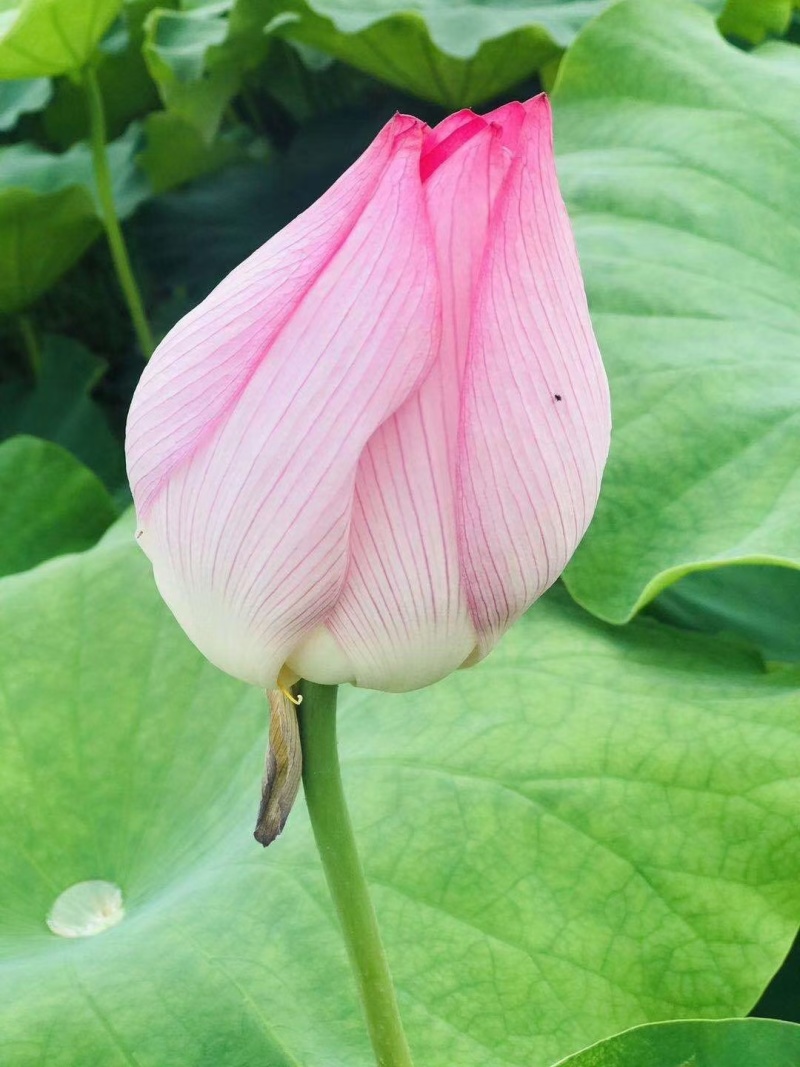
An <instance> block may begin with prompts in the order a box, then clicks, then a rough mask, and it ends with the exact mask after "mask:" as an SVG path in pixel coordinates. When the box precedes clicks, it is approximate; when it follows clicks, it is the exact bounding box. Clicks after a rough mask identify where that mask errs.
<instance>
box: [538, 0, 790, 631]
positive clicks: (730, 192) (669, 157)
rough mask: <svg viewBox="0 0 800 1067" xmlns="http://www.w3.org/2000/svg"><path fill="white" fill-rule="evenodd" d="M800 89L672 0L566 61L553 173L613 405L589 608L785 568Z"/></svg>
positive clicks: (783, 58)
mask: <svg viewBox="0 0 800 1067" xmlns="http://www.w3.org/2000/svg"><path fill="white" fill-rule="evenodd" d="M642 42H646V45H643V43H642ZM798 94H800V49H797V48H796V47H795V46H793V45H788V44H784V43H776V42H772V43H770V44H767V45H764V46H762V47H761V48H759V49H756V50H755V51H753V52H750V53H746V52H743V51H740V50H739V49H737V48H734V47H733V46H732V45H730V44H728V43H727V42H726V41H725V40H724V39H723V38H722V37H721V36H720V35H719V32H718V30H717V29H716V26H715V25H714V22H713V21H712V19H711V18H710V17H709V16H708V15H707V14H706V13H705V12H703V11H701V10H700V9H699V8H697V7H696V6H694V5H692V4H687V3H681V2H677V0H676V3H674V4H671V5H669V6H662V5H659V4H653V3H649V2H646V0H644V2H643V0H622V2H621V3H619V4H615V5H614V6H612V7H611V8H609V9H608V10H607V11H606V12H605V13H604V14H603V15H601V16H600V17H599V18H598V19H597V20H596V21H595V22H593V23H592V24H591V25H590V26H588V27H587V28H586V30H585V31H584V32H583V33H582V34H581V36H580V37H579V38H578V39H577V40H576V42H575V43H574V45H573V46H572V48H571V49H570V50H569V53H568V54H567V57H566V59H565V61H564V63H563V64H562V67H561V73H560V76H559V81H558V85H557V88H556V91H555V94H554V105H555V128H556V148H557V153H558V159H559V174H560V177H561V181H562V186H563V190H564V194H565V198H566V201H567V205H568V208H569V210H570V213H571V217H572V219H573V222H574V226H575V230H576V236H577V241H578V248H579V252H580V256H581V262H582V266H583V269H584V276H585V279H586V285H587V290H588V294H589V303H590V307H591V312H592V318H593V321H594V323H595V327H596V331H597V334H598V338H599V341H600V347H601V350H602V352H603V355H604V358H605V361H606V365H607V367H608V373H609V378H610V381H611V394H612V405H613V411H614V434H613V440H612V448H611V457H610V460H609V464H608V468H607V471H606V475H605V480H604V486H603V491H602V493H601V497H600V505H599V508H598V511H597V515H596V516H595V520H594V522H593V524H592V526H591V528H590V530H589V533H588V536H587V537H586V539H585V540H584V542H583V544H582V546H581V547H580V548H579V550H578V553H577V555H576V557H575V559H574V561H573V563H572V565H571V567H570V568H569V570H568V571H567V577H566V580H567V584H568V587H569V589H570V592H571V593H572V595H573V596H574V597H575V598H576V599H577V600H578V601H579V602H580V603H581V604H583V605H584V606H585V607H587V608H588V609H589V610H590V611H592V612H594V613H596V614H597V615H599V616H601V617H602V618H605V619H609V620H613V621H616V622H622V621H624V620H626V619H628V618H630V617H631V615H632V614H633V613H634V612H635V611H637V610H638V609H639V608H640V607H641V606H642V605H643V604H645V603H647V602H648V601H650V600H651V599H652V598H653V597H654V596H655V595H656V594H657V593H659V592H660V591H661V590H662V589H664V588H665V587H666V586H667V585H669V584H670V583H672V582H674V581H676V580H677V579H678V578H680V577H682V576H684V575H685V574H688V573H690V572H692V571H696V570H700V569H704V568H709V567H713V566H719V565H722V564H730V563H736V562H747V563H754V564H755V563H758V564H778V565H784V566H792V567H796V566H798V564H800V541H799V540H798V536H797V515H798V512H799V511H800V467H799V466H798V463H797V438H798V430H799V429H800V364H799V363H798V360H797V350H798V345H799V344H800V303H798V300H797V294H798V291H800V256H798V244H799V243H800V109H798V108H797V107H796V99H797V97H798Z"/></svg>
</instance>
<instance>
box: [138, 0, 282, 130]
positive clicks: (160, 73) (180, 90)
mask: <svg viewBox="0 0 800 1067" xmlns="http://www.w3.org/2000/svg"><path fill="white" fill-rule="evenodd" d="M269 2H270V0H238V2H235V0H199V2H194V3H187V4H185V10H179V11H172V10H166V9H160V8H159V9H156V10H154V11H153V12H151V14H150V15H149V16H148V18H147V21H146V24H145V25H146V34H145V43H144V56H145V59H146V61H147V65H148V68H149V70H150V74H151V76H152V77H153V80H154V81H155V82H156V84H157V85H158V88H159V92H160V93H161V97H162V99H163V101H164V104H165V106H166V107H168V108H169V109H170V110H171V111H174V112H175V113H176V114H177V115H179V116H180V117H181V118H183V119H184V120H185V121H186V122H189V123H191V124H192V125H193V126H195V127H196V128H197V130H198V131H199V132H200V133H201V134H202V135H203V137H204V138H205V140H206V141H211V140H212V139H213V137H214V135H215V133H216V131H217V129H218V128H219V125H220V122H221V121H222V116H223V113H224V111H225V109H226V107H227V106H228V104H229V103H230V101H231V100H232V98H233V97H234V96H235V95H236V93H237V92H238V91H239V89H240V88H241V84H242V78H243V76H244V74H245V72H246V71H248V70H250V69H252V68H253V67H255V66H257V65H258V63H260V62H261V61H262V60H263V59H264V57H265V56H266V53H267V49H268V46H269V42H268V39H267V37H266V35H265V33H264V25H265V23H266V22H267V19H268V15H269V8H268V4H269Z"/></svg>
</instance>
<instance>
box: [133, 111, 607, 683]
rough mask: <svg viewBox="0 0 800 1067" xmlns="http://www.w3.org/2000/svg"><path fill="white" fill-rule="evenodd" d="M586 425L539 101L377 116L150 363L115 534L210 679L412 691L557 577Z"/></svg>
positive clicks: (600, 385)
mask: <svg viewBox="0 0 800 1067" xmlns="http://www.w3.org/2000/svg"><path fill="white" fill-rule="evenodd" d="M609 429H610V418H609V399H608V386H607V382H606V377H605V374H604V371H603V366H602V363H601V360H600V355H599V352H598V350H597V345H596V343H595V339H594V335H593V332H592V327H591V323H590V321H589V315H588V312H587V307H586V298H585V295H584V290H583V284H582V281H581V275H580V269H579V266H578V260H577V256H576V253H575V247H574V244H573V239H572V234H571V231H570V226H569V221H568V219H567V215H566V211H565V209H564V205H563V202H562V200H561V197H560V194H559V190H558V182H557V178H556V172H555V165H554V159H553V150H552V135H551V118H550V108H549V104H548V102H547V99H546V98H545V97H544V96H538V97H536V98H535V99H533V100H529V101H528V102H527V103H526V104H518V103H512V104H508V105H506V106H505V107H502V108H500V109H499V110H498V111H495V112H493V113H492V114H489V115H486V116H483V117H480V116H478V115H475V114H473V113H472V112H470V111H462V112H459V113H458V114H456V115H451V116H450V117H449V118H447V119H445V121H444V122H442V123H441V124H440V125H439V126H437V127H436V128H435V129H433V130H432V129H429V128H428V127H427V126H426V125H425V124H424V123H423V122H420V121H419V120H418V119H415V118H411V117H409V116H406V115H397V116H395V118H393V119H392V120H391V122H389V123H388V124H387V125H386V126H385V127H384V129H383V130H382V131H381V133H380V134H379V135H378V137H377V138H376V139H375V141H374V142H373V144H372V145H371V146H370V147H369V148H368V149H367V151H366V152H365V153H364V155H363V156H361V158H360V159H359V160H358V161H357V162H356V163H355V164H354V165H353V166H352V167H351V168H350V170H348V171H347V172H346V173H345V174H344V175H343V176H342V177H341V178H340V179H339V181H337V182H336V184H335V185H334V186H333V187H332V188H331V189H330V190H329V191H328V192H327V193H326V194H325V195H324V196H323V197H322V198H321V199H320V200H318V201H317V202H316V203H315V204H314V205H313V206H312V207H310V208H309V209H308V210H307V211H306V212H304V213H303V214H302V215H301V216H300V217H299V218H297V219H295V221H294V222H292V223H291V224H290V225H289V226H287V227H286V228H285V229H284V230H282V231H281V232H280V233H278V234H276V236H275V237H273V238H272V239H271V240H269V241H268V242H267V243H266V244H265V245H264V246H263V247H262V248H260V249H259V250H258V251H257V252H255V253H254V254H253V255H252V256H251V257H250V258H249V259H248V260H246V261H245V262H244V263H242V264H241V265H240V266H239V267H237V268H236V270H234V271H233V272H232V273H231V274H230V275H229V276H228V277H227V278H226V279H225V280H224V281H223V282H222V283H221V284H220V285H219V286H218V287H217V288H216V289H215V290H214V292H213V293H211V295H210V296H208V297H207V298H206V300H204V301H203V303H202V304H200V305H199V306H198V307H197V308H195V309H194V310H193V311H192V312H191V313H190V314H189V315H187V316H186V317H185V318H184V319H182V320H181V322H179V323H178V324H177V326H175V328H174V329H173V330H172V331H171V332H170V333H169V334H168V336H167V337H166V338H165V340H164V341H163V342H162V344H161V345H160V346H159V348H158V350H157V351H156V353H155V355H154V357H153V359H152V361H151V363H150V364H149V366H148V368H147V370H146V371H145V373H144V375H143V376H142V380H141V382H140V383H139V387H138V389H137V391H136V395H135V396H134V399H133V405H132V407H131V412H130V418H129V422H128V439H127V454H128V469H129V475H130V481H131V485H132V488H133V496H134V500H135V502H136V509H137V514H138V521H139V534H138V536H139V541H140V544H141V546H142V548H143V549H144V551H145V552H146V553H147V555H148V556H149V557H150V559H151V560H152V562H153V568H154V571H155V577H156V581H157V583H158V587H159V589H160V591H161V594H162V596H163V597H164V599H165V600H166V602H167V604H168V605H169V607H170V608H171V609H172V611H173V612H174V614H175V616H176V617H177V619H178V621H179V622H180V624H181V625H182V626H183V628H184V629H185V631H186V633H187V634H188V635H189V637H190V638H191V639H192V641H194V643H195V644H196V645H197V647H198V648H199V649H200V650H201V651H202V652H203V653H204V654H205V655H206V656H207V657H208V658H209V659H210V660H211V661H212V662H214V663H215V664H217V665H218V666H219V667H221V668H222V669H223V670H226V671H228V672H229V673H231V674H233V675H235V676H236V677H238V678H242V679H244V680H245V681H247V682H252V683H254V684H257V685H260V686H264V687H266V688H272V687H274V686H275V685H276V680H277V679H278V677H279V675H280V677H281V679H282V684H286V683H287V681H288V682H289V683H290V682H291V681H294V680H296V678H297V677H304V678H308V679H309V680H311V681H315V682H321V683H338V682H345V681H349V682H354V683H356V684H358V685H362V686H368V687H371V688H375V689H384V690H393V691H402V690H408V689H415V688H418V687H420V686H424V685H428V684H429V683H431V682H434V681H436V680H437V679H439V678H442V677H444V676H445V675H447V674H449V673H450V672H451V671H454V670H456V668H458V667H461V666H467V665H470V664H472V663H475V662H476V661H477V660H479V659H481V658H482V657H483V656H484V655H486V653H487V652H488V651H489V650H490V649H491V648H492V647H493V646H494V645H495V643H496V642H497V641H498V639H499V638H500V636H501V635H502V634H503V632H504V631H505V630H506V629H507V628H508V627H509V626H510V625H511V623H513V622H514V620H515V619H517V618H518V617H519V616H520V615H521V614H522V613H523V612H524V611H525V610H526V608H527V607H528V606H529V605H530V604H531V603H532V602H533V601H534V600H536V598H537V597H538V596H540V595H541V593H543V592H544V590H545V589H547V588H548V586H550V585H551V584H552V583H553V582H554V581H555V579H556V578H557V577H558V575H559V574H560V573H561V571H562V570H563V568H564V566H565V565H566V563H567V561H568V560H569V558H570V556H571V555H572V553H573V552H574V550H575V548H576V546H577V544H578V542H579V541H580V539H581V537H582V535H583V533H584V531H585V530H586V527H587V525H588V523H589V520H590V518H591V516H592V513H593V511H594V508H595V505H596V502H597V496H598V492H599V487H600V478H601V473H602V469H603V465H604V463H605V459H606V454H607V450H608V440H609Z"/></svg>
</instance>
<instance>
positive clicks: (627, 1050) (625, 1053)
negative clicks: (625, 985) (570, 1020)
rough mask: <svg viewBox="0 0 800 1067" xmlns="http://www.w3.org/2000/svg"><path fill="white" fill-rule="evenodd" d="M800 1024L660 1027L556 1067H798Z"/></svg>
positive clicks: (749, 1022)
mask: <svg viewBox="0 0 800 1067" xmlns="http://www.w3.org/2000/svg"><path fill="white" fill-rule="evenodd" d="M798 1063H800V1026H794V1025H792V1024H791V1023H781V1022H775V1021H773V1020H768V1019H726V1020H724V1021H723V1022H715V1023H708V1022H678V1023H655V1024H653V1025H652V1026H640V1027H637V1028H636V1029H635V1030H628V1032H627V1033H624V1034H618V1035H617V1036H616V1037H612V1038H609V1039H608V1040H607V1041H601V1042H600V1043H599V1044H598V1045H593V1046H592V1047H591V1048H587V1049H585V1050H584V1051H583V1052H579V1053H578V1054H577V1056H570V1057H569V1059H566V1060H562V1062H561V1063H559V1064H556V1067H797V1064H798Z"/></svg>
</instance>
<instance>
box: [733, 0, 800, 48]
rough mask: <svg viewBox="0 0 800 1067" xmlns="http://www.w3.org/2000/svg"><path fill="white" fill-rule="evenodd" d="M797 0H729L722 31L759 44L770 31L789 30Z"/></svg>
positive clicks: (779, 32) (778, 32)
mask: <svg viewBox="0 0 800 1067" xmlns="http://www.w3.org/2000/svg"><path fill="white" fill-rule="evenodd" d="M796 6H797V5H796V4H795V2H794V0H756V2H754V0H728V2H727V4H726V5H725V10H724V11H723V12H722V14H721V15H720V19H719V28H720V30H721V31H722V33H725V34H728V35H730V36H731V37H738V38H741V39H742V40H744V41H751V42H752V43H754V44H758V43H760V42H761V41H763V40H764V38H765V37H766V36H767V34H771V33H777V34H781V33H786V30H787V29H788V28H789V23H790V22H791V19H792V8H794V7H796Z"/></svg>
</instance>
